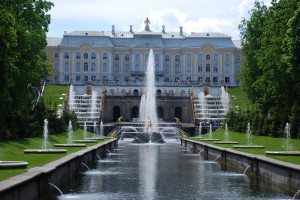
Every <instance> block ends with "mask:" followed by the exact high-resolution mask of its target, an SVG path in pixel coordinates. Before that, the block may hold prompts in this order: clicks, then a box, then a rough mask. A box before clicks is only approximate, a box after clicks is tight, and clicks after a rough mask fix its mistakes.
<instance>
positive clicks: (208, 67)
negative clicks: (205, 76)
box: [206, 64, 210, 72]
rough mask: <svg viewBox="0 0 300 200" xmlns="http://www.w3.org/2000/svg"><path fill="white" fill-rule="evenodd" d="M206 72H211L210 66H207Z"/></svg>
mask: <svg viewBox="0 0 300 200" xmlns="http://www.w3.org/2000/svg"><path fill="white" fill-rule="evenodd" d="M206 72H210V64H206Z"/></svg>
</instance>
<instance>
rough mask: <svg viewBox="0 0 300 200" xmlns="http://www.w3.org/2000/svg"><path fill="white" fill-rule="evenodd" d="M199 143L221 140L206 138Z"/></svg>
mask: <svg viewBox="0 0 300 200" xmlns="http://www.w3.org/2000/svg"><path fill="white" fill-rule="evenodd" d="M200 140H201V141H221V139H207V138H204V139H200Z"/></svg>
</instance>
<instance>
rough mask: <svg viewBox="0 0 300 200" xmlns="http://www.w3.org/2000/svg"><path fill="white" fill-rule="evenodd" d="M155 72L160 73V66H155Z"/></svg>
mask: <svg viewBox="0 0 300 200" xmlns="http://www.w3.org/2000/svg"><path fill="white" fill-rule="evenodd" d="M155 71H156V72H158V71H159V64H156V65H155Z"/></svg>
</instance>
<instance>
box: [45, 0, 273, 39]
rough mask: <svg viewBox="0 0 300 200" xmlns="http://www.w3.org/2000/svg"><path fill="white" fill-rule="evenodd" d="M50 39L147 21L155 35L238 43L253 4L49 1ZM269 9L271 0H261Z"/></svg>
mask: <svg viewBox="0 0 300 200" xmlns="http://www.w3.org/2000/svg"><path fill="white" fill-rule="evenodd" d="M50 1H52V2H53V3H54V7H53V8H52V9H51V11H50V12H49V14H51V24H50V26H49V32H48V33H47V36H49V37H62V35H63V33H64V31H67V32H71V31H110V30H111V26H112V25H115V30H116V31H129V25H132V26H133V31H135V32H137V31H142V30H143V29H144V20H145V19H146V17H148V18H149V20H150V29H151V30H152V31H161V29H162V28H161V27H162V26H165V30H166V31H167V32H168V31H179V27H180V26H182V27H183V31H184V32H187V33H190V32H221V33H224V34H227V35H230V36H231V37H232V38H233V39H239V30H238V25H239V23H240V21H241V19H242V18H243V17H244V18H249V14H248V11H249V10H250V9H251V8H253V2H254V0H185V1H184V0H148V1H145V0H50ZM261 1H262V2H264V3H265V4H266V5H269V4H270V0H261Z"/></svg>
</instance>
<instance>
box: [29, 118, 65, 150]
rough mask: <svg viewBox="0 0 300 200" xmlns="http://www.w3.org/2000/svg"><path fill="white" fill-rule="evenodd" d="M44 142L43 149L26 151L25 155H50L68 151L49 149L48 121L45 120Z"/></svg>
mask: <svg viewBox="0 0 300 200" xmlns="http://www.w3.org/2000/svg"><path fill="white" fill-rule="evenodd" d="M43 136H44V142H43V144H42V149H26V150H24V151H23V152H24V153H27V154H29V153H32V154H48V153H66V152H67V150H65V149H49V148H48V146H49V138H48V120H47V119H45V120H44V132H43Z"/></svg>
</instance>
